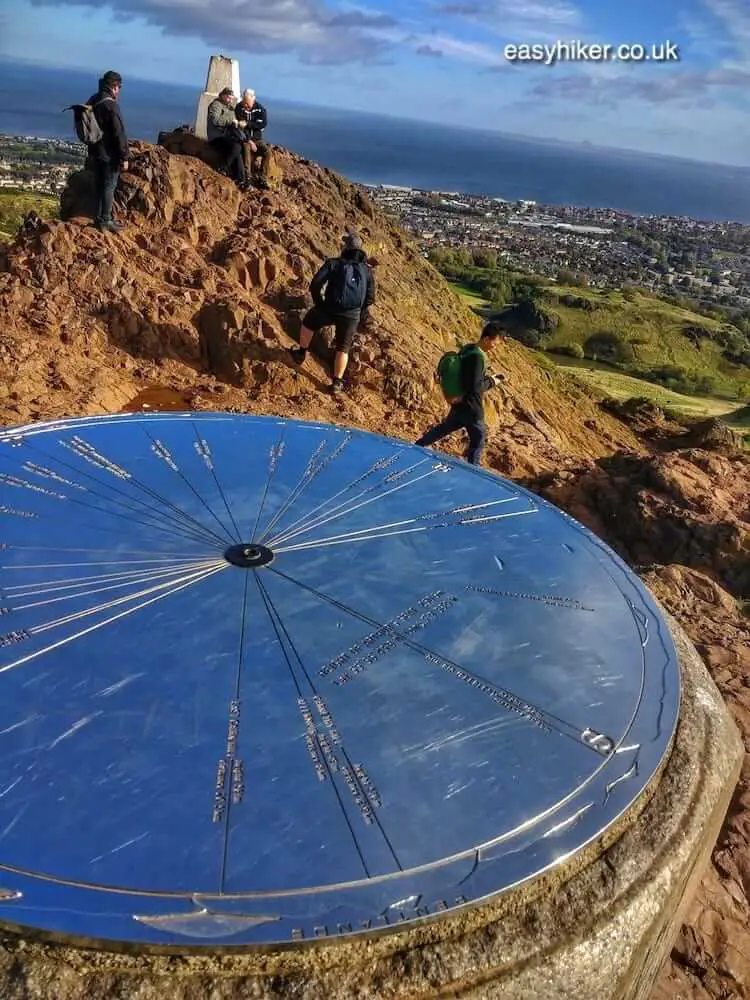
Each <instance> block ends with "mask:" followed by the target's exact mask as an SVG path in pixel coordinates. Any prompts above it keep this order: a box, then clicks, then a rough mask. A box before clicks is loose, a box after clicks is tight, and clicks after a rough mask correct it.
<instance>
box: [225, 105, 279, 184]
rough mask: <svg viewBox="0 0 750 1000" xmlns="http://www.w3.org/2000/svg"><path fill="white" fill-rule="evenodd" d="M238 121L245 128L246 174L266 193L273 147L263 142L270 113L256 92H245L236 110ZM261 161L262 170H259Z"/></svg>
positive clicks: (244, 153)
mask: <svg viewBox="0 0 750 1000" xmlns="http://www.w3.org/2000/svg"><path fill="white" fill-rule="evenodd" d="M234 113H235V115H236V116H237V121H238V122H240V124H241V125H243V126H244V130H245V137H246V139H247V141H246V142H245V143H244V145H243V147H242V149H243V155H244V162H245V173H246V174H247V176H248V178H249V179H253V178H255V183H256V184H257V186H258V187H259V188H262V189H263V190H264V191H267V190H268V187H269V184H268V175H269V170H270V168H271V147H270V146H269V145H268V143H267V142H263V129H264V128H265V127H266V125H267V124H268V112H267V111H266V109H265V107H264V106H263V105H262V104H261V103H260V101H258V100H256V98H255V91H254V90H243V92H242V100H241V101H240V102H239V104H238V105H237V107H236V108H235V109H234ZM259 160H260V170H258V169H257V166H258V161H259Z"/></svg>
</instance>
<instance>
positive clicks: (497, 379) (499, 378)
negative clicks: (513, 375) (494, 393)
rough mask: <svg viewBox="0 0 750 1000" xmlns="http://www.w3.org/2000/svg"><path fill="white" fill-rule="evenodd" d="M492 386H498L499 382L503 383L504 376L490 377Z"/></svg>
mask: <svg viewBox="0 0 750 1000" xmlns="http://www.w3.org/2000/svg"><path fill="white" fill-rule="evenodd" d="M490 378H491V379H492V384H493V385H500V383H501V382H504V381H505V375H502V374H500V375H490Z"/></svg>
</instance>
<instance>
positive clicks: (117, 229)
mask: <svg viewBox="0 0 750 1000" xmlns="http://www.w3.org/2000/svg"><path fill="white" fill-rule="evenodd" d="M94 225H95V226H96V228H97V229H98V230H100V231H101V232H105V233H121V232H122V231H123V229H124V228H125V227H124V226H121V225H120V223H119V222H114V221H113V220H112V219H109V220H106V219H98V220H97V221H96V222H95V223H94Z"/></svg>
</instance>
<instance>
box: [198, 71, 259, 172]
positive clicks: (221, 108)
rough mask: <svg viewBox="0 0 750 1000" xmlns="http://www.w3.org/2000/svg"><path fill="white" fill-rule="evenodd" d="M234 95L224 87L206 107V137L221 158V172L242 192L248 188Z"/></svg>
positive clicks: (241, 135)
mask: <svg viewBox="0 0 750 1000" xmlns="http://www.w3.org/2000/svg"><path fill="white" fill-rule="evenodd" d="M234 103H235V99H234V94H233V93H232V88H231V87H224V89H223V90H222V91H221V92H220V93H219V96H218V97H215V98H214V99H213V101H211V103H210V104H209V106H208V113H207V114H208V117H207V135H208V142H209V144H210V145H211V146H212V147H213V148H214V149H215V150H216V151H217V152H218V153H219V155H220V156H221V168H220V169H221V171H222V173H225V174H226V175H227V176H228V177H231V178H233V180H235V181H236V182H237V185H238V187H240V188H241V189H242V190H244V189H245V188H247V187H248V186H249V182H248V180H247V175H246V174H245V165H244V162H243V159H242V144H243V142H244V138H245V136H244V132H243V130H242V129H241V128H240V126H239V123H238V121H237V117H236V115H235V113H234Z"/></svg>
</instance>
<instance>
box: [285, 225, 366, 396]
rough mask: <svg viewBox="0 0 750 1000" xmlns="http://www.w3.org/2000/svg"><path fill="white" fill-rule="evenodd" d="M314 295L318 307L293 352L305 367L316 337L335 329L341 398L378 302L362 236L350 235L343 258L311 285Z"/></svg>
mask: <svg viewBox="0 0 750 1000" xmlns="http://www.w3.org/2000/svg"><path fill="white" fill-rule="evenodd" d="M324 289H325V291H324ZM310 292H311V293H312V297H313V302H314V303H315V304H314V306H313V307H312V309H310V311H309V312H308V313H307V314H306V315H305V316H304V318H303V320H302V329H301V331H300V336H299V347H293V348H291V349H290V351H289V353H290V354H291V356H292V358H293V359H294V361H296V362H297V364H300V365H301V364H303V362H304V360H305V358H306V357H307V351H308V348H309V347H310V342H311V341H312V339H313V336H314V334H315V333H316V332H317V331H318V330H322V329H323V327H325V326H331V325H333V326H335V328H336V355H335V357H334V359H333V380H332V382H331V392H332V393H333V394H334V395H337V394H338V393H340V392H341V391H342V390H343V388H344V372H345V371H346V366H347V365H348V363H349V352H350V351H351V349H352V343H353V342H354V335H355V333H356V332H357V329H358V328H359V327H364V326H365V325H366V324H367V320H368V318H369V309H370V306H371V305H372V304H373V303H374V302H375V277H374V275H373V273H372V270H371V268H370V266H369V264H368V263H367V254H366V253H365V252H364V250H363V249H362V240H361V239H360V238H359V236H357V235H356V234H355V233H347V234H346V236H345V237H344V239H343V241H342V251H341V256H340V257H333V258H329V259H328V260H327V261H326V262H325V263H324V264H323V266H322V267H321V268H320V270H319V271H318V273H317V274H316V275H315V277H314V278H313V280H312V281H311V282H310Z"/></svg>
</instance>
